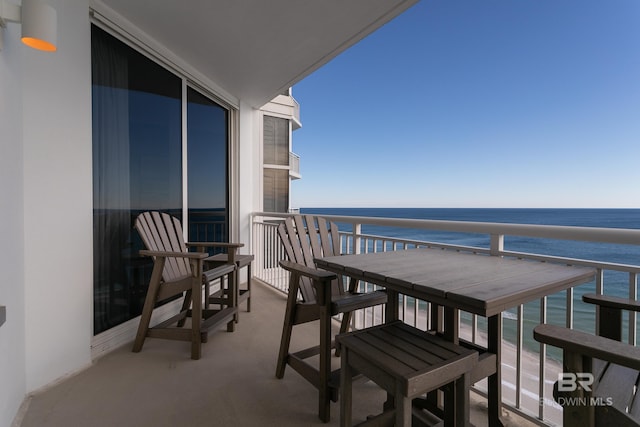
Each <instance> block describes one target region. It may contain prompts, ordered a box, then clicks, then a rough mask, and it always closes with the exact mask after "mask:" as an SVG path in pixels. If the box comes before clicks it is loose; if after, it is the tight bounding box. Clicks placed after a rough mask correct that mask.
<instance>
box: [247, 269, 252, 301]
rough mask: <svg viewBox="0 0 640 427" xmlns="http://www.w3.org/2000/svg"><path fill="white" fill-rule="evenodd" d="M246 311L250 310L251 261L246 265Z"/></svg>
mask: <svg viewBox="0 0 640 427" xmlns="http://www.w3.org/2000/svg"><path fill="white" fill-rule="evenodd" d="M247 292H248V293H249V296H248V297H247V312H251V263H249V264H248V265H247Z"/></svg>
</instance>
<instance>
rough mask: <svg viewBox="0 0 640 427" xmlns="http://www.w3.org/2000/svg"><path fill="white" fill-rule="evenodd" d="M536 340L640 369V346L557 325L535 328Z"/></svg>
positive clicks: (544, 325) (568, 350) (534, 335)
mask: <svg viewBox="0 0 640 427" xmlns="http://www.w3.org/2000/svg"><path fill="white" fill-rule="evenodd" d="M533 337H534V338H535V340H536V341H538V342H541V343H544V344H549V345H552V346H554V347H559V348H562V349H564V350H565V351H567V352H570V353H575V354H582V355H585V356H588V357H591V358H596V359H602V360H606V361H608V362H611V363H615V364H617V365H622V366H626V367H628V368H632V369H636V370H640V348H638V347H634V346H632V345H629V344H626V343H623V342H620V341H616V340H612V339H609V338H605V337H600V336H597V335H593V334H589V333H586V332H582V331H576V330H575V329H568V328H563V327H561V326H556V325H546V324H543V325H538V326H536V327H535V328H534V329H533Z"/></svg>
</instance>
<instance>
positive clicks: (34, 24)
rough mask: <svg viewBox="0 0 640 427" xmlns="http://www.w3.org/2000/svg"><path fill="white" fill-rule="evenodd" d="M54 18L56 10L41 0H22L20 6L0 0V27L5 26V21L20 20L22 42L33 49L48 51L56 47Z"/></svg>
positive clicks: (0, 41) (0, 38) (55, 18)
mask: <svg viewBox="0 0 640 427" xmlns="http://www.w3.org/2000/svg"><path fill="white" fill-rule="evenodd" d="M56 20H57V14H56V10H55V9H54V8H53V7H51V6H49V5H48V4H46V3H44V2H43V1H42V0H22V7H20V6H18V5H16V4H13V3H9V2H8V1H7V0H0V27H2V28H4V27H6V26H7V22H22V43H24V44H26V45H27V46H29V47H32V48H34V49H38V50H44V51H48V52H54V51H55V50H56V49H57V47H56V41H57V37H56V32H57V31H56V30H57V23H56ZM0 49H2V33H1V32H0Z"/></svg>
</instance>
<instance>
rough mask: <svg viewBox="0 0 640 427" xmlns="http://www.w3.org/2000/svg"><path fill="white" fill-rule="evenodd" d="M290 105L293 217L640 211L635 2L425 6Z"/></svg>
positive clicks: (337, 63)
mask: <svg viewBox="0 0 640 427" xmlns="http://www.w3.org/2000/svg"><path fill="white" fill-rule="evenodd" d="M293 96H294V98H295V99H296V100H297V101H298V102H299V103H300V109H301V113H300V114H301V121H302V128H300V129H298V130H296V131H294V133H293V139H292V141H293V151H294V152H295V153H297V154H299V155H300V157H301V161H300V173H301V175H302V179H301V180H296V181H293V183H292V185H291V205H292V207H294V208H305V207H444V208H447V207H462V208H464V207H494V208H501V207H523V208H529V207H531V208H538V207H540V208H640V0H421V1H420V2H419V3H418V4H417V5H415V6H413V7H412V8H411V9H409V10H407V11H406V12H405V13H404V14H402V15H400V16H399V17H397V18H396V19H395V20H393V21H391V22H389V23H388V24H386V25H385V26H383V27H382V28H380V29H378V30H377V31H376V32H374V33H373V34H371V35H370V36H368V37H367V38H365V39H363V40H362V41H360V42H359V43H357V44H356V45H354V46H352V47H351V48H349V49H347V50H346V51H345V52H343V53H341V54H340V55H339V56H337V57H336V58H335V59H333V60H332V61H331V62H329V63H328V64H327V65H325V66H324V67H322V68H321V69H319V70H317V71H315V72H314V73H313V74H311V75H309V76H308V77H306V78H305V79H304V80H302V81H301V82H300V83H298V84H297V85H295V86H294V87H293Z"/></svg>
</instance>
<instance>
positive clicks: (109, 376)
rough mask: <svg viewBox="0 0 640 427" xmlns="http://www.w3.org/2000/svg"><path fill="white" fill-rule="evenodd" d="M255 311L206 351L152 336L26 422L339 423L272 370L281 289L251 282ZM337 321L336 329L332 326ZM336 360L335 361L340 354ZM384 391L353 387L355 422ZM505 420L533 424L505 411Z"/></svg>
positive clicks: (28, 425)
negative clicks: (197, 354) (326, 419)
mask: <svg viewBox="0 0 640 427" xmlns="http://www.w3.org/2000/svg"><path fill="white" fill-rule="evenodd" d="M255 282H256V283H255V284H254V286H253V288H254V290H253V298H252V311H251V312H250V313H247V312H246V311H245V306H244V304H243V306H242V307H241V312H240V322H239V324H238V325H237V327H236V331H235V332H233V333H228V332H226V331H225V330H224V329H223V328H221V329H220V330H219V331H212V332H211V334H210V335H209V341H208V343H206V344H204V346H203V350H202V358H201V359H200V360H191V359H190V357H189V356H190V345H189V343H186V342H179V341H168V340H160V339H154V338H148V339H147V340H146V342H145V345H144V347H143V349H142V352H140V353H132V352H131V348H130V346H126V347H123V348H120V349H117V350H115V351H113V352H112V353H110V354H108V355H106V356H104V357H102V358H100V359H98V360H97V361H95V363H94V364H93V365H92V366H91V367H89V368H88V369H86V370H84V371H82V372H80V373H78V374H76V375H74V376H72V377H70V378H68V379H66V380H64V381H62V382H60V383H58V384H57V385H55V386H52V387H50V388H48V389H47V390H46V391H43V392H40V393H37V394H35V395H33V396H32V397H31V398H30V401H29V403H28V406H27V408H26V411H25V412H24V416H23V419H22V423H21V424H20V425H21V426H22V427H69V426H84V427H101V426H104V427H113V426H118V427H127V426H135V427H147V426H148V427H164V426H166V427H169V426H171V427H174V426H180V427H183V426H185V427H199V426H208V427H210V426H278V427H286V426H314V425H317V426H321V425H329V426H338V425H339V419H340V407H339V404H338V403H332V404H331V422H330V423H328V424H324V423H322V422H321V421H320V420H319V418H318V416H317V405H318V403H317V402H318V393H317V391H316V389H315V388H314V387H312V386H311V385H310V384H309V383H307V382H306V381H305V380H304V379H303V378H302V377H301V376H300V375H298V374H297V373H296V372H295V371H293V370H292V369H290V368H288V369H287V371H286V373H285V376H284V379H282V380H279V379H277V378H276V377H275V364H276V357H277V354H278V346H279V343H280V334H281V331H282V319H283V315H284V310H285V302H286V301H285V296H284V295H283V294H282V293H280V292H278V291H275V290H272V289H271V288H269V287H267V286H266V285H263V284H261V283H259V282H258V281H255ZM317 326H318V325H317V322H313V323H311V324H307V325H304V326H298V327H296V328H295V329H294V336H293V343H292V348H294V349H295V348H302V347H305V346H309V345H312V344H313V343H314V342H315V340H316V337H317V333H318V332H317V331H318V329H317ZM336 329H337V328H336ZM334 359H335V360H334V363H335V365H336V367H337V366H338V365H339V359H338V358H334ZM385 397H386V395H385V393H384V392H382V391H381V390H380V389H379V388H378V387H377V386H376V385H375V384H373V383H371V382H370V381H365V380H360V381H357V382H356V383H355V385H354V416H353V419H354V422H360V421H363V420H365V419H366V416H367V415H371V414H377V413H379V412H380V410H381V407H382V402H383V401H384V400H385ZM484 408H486V401H485V400H484V399H482V398H480V397H478V396H477V395H475V394H474V393H472V414H471V422H472V423H473V424H474V425H475V426H483V425H486V410H484ZM506 420H507V422H508V424H509V425H518V426H521V425H533V424H531V423H529V422H527V421H526V420H524V419H522V418H520V417H519V416H517V415H515V414H512V413H507V414H506Z"/></svg>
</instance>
